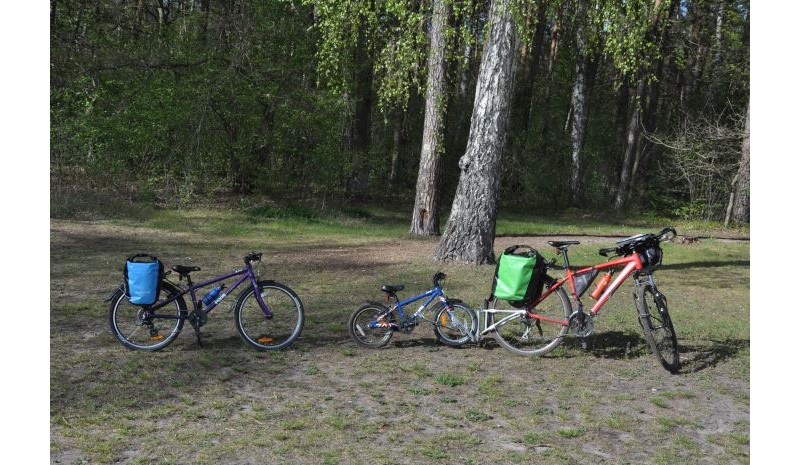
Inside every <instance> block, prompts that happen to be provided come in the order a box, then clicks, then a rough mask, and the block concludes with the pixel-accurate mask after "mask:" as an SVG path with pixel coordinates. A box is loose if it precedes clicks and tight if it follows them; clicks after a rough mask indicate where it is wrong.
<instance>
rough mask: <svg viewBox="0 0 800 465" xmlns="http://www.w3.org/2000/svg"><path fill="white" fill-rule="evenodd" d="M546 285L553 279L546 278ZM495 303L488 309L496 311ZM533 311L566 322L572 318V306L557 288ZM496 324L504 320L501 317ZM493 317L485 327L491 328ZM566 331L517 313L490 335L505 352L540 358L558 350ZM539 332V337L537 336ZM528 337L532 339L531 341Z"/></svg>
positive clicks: (565, 325) (565, 327) (552, 324)
mask: <svg viewBox="0 0 800 465" xmlns="http://www.w3.org/2000/svg"><path fill="white" fill-rule="evenodd" d="M546 280H547V281H545V282H552V281H553V279H552V278H550V277H549V276H548V277H546ZM497 304H498V299H494V300H492V301H491V302H490V305H489V308H494V309H496V308H498V307H497ZM513 310H515V311H516V310H518V309H513ZM533 311H534V312H535V313H537V314H539V315H542V316H544V317H547V318H550V319H554V320H559V321H567V320H569V316H570V315H571V314H572V304H571V303H570V301H569V297H567V293H566V292H564V290H563V289H561V288H558V289H556V290H555V291H554V292H553V293H552V294H550V295H549V296H547V298H545V299H544V300H543V301H542V302H540V303H539V304H538V305H537V306H536V307H535V308H534V309H533ZM500 315H501V316H500V317H499V318H500V319H499V320H498V322H502V321H503V319H504V318H506V317H503V316H502V314H500ZM494 321H495V314H493V313H490V314H489V315H488V318H487V327H488V326H491V325H493V324H494ZM568 331H569V325H568V324H559V323H552V322H548V321H543V320H538V319H536V318H530V317H528V316H527V313H524V312H520V313H519V314H517V315H515V316H513V317H512V318H510V319H509V320H508V321H506V322H505V323H503V324H502V325H500V326H498V327H497V328H495V330H494V331H493V336H494V339H495V340H496V341H497V343H498V344H499V345H500V346H501V347H503V348H504V349H506V350H508V351H510V352H512V353H514V354H517V355H524V356H541V355H545V354H547V353H548V352H551V351H552V350H553V349H555V348H556V347H558V346H559V344H561V342H563V340H564V337H565V336H566V335H567V332H568ZM537 332H538V335H537V334H536V333H537ZM530 333H532V334H533V335H534V337H533V338H530Z"/></svg>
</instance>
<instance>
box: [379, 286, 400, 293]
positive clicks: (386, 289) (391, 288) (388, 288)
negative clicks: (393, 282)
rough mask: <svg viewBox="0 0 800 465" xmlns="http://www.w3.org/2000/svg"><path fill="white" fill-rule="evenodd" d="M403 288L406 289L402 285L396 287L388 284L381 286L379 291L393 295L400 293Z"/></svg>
mask: <svg viewBox="0 0 800 465" xmlns="http://www.w3.org/2000/svg"><path fill="white" fill-rule="evenodd" d="M405 288H406V287H405V286H404V285H402V284H399V285H397V286H390V285H388V284H384V285H383V286H381V290H382V291H383V292H388V293H389V294H393V293H395V292H397V291H402V290H403V289H405Z"/></svg>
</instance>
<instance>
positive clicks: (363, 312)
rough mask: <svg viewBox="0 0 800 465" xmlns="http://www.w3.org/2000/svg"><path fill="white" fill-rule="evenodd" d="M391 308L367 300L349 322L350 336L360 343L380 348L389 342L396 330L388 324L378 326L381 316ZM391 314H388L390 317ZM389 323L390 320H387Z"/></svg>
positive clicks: (351, 316) (372, 347)
mask: <svg viewBox="0 0 800 465" xmlns="http://www.w3.org/2000/svg"><path fill="white" fill-rule="evenodd" d="M388 313H389V309H388V308H386V306H385V305H381V304H379V303H377V302H367V303H365V304H364V305H362V306H360V307H358V308H357V309H356V311H355V312H353V314H352V315H350V320H349V321H348V322H347V330H348V331H349V332H350V337H351V338H353V340H354V341H356V342H357V343H358V344H360V345H362V346H364V347H369V348H371V349H378V348H381V347H383V346H385V345H386V344H388V343H389V340H390V339H391V338H392V335H393V334H394V332H393V331H392V329H391V328H389V327H386V326H377V324H376V323H377V321H378V318H379V317H382V316H386V315H388ZM390 317H391V316H386V318H387V319H389V318H390ZM387 323H389V321H387Z"/></svg>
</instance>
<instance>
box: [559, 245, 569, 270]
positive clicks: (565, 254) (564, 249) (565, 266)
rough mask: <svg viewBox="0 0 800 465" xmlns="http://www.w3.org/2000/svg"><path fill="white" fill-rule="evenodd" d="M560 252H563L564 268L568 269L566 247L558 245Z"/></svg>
mask: <svg viewBox="0 0 800 465" xmlns="http://www.w3.org/2000/svg"><path fill="white" fill-rule="evenodd" d="M558 250H560V251H561V253H562V254H564V269H565V270H568V269H569V255H568V254H567V247H559V249H558Z"/></svg>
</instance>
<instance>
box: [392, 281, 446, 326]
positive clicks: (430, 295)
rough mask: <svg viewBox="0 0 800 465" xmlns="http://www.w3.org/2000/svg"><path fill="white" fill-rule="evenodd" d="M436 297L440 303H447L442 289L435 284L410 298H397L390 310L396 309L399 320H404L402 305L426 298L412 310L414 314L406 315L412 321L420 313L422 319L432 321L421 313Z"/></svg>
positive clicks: (404, 314)
mask: <svg viewBox="0 0 800 465" xmlns="http://www.w3.org/2000/svg"><path fill="white" fill-rule="evenodd" d="M437 297H438V298H439V300H440V301H441V302H442V303H444V304H445V305H447V299H446V298H445V295H444V291H442V288H441V287H439V286H435V287H434V288H433V289H431V290H429V291H426V292H423V293H422V294H420V295H416V296H414V297H410V298H408V299H405V300H399V299H398V301H397V303H396V304H395V305H394V306H393V307H392V308H391V310H390V311H395V310H397V313H398V314H399V315H400V321H405V320H406V313H405V312H404V311H403V306H405V305H408V304H412V303H414V302H417V301H419V300H422V299H425V298H427V299H428V300H426V301H425V303H423V304H422V305H420V306H419V309H417V311H416V312H414V314H412V315H411V316H410V317H408V321H414V320H416V319H417V318H419V317H420V315H422V319H423V320H425V321H428V322H431V323H432V321H430V320H428V319H427V318H425V315H423V312H424V311H425V309H426V308H427V307H428V305H430V304H431V302H433V299H435V298H437ZM376 323H377V322H376Z"/></svg>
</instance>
